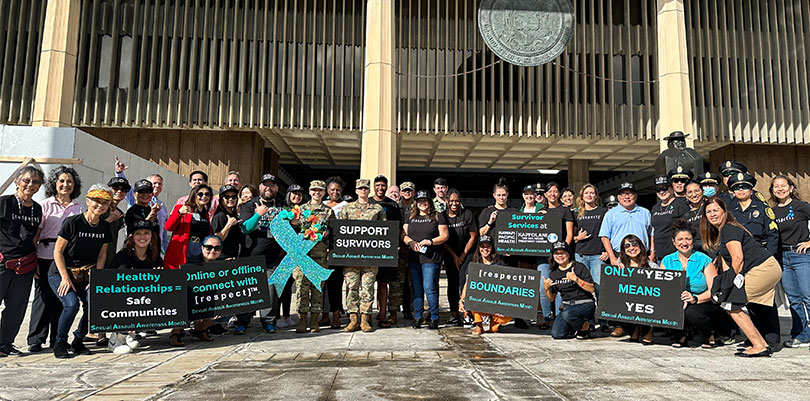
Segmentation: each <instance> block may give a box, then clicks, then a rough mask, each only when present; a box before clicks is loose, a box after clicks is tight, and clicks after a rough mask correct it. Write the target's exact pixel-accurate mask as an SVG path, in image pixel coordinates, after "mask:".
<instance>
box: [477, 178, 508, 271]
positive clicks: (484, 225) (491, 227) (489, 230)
mask: <svg viewBox="0 0 810 401" xmlns="http://www.w3.org/2000/svg"><path fill="white" fill-rule="evenodd" d="M492 197H493V198H495V204H494V205H490V206H487V207H485V208H484V210H482V211H481V214H479V215H478V234H479V235H489V236H490V237H492V240H493V241H496V240H497V238H498V229H497V227H498V216H504V218H506V217H508V216H509V215H510V214H512V213H516V212H517V209H515V208H513V207H509V206H507V204H506V200H507V198H509V187H508V186H507V185H506V178H503V177H501V179H500V180H498V183H497V184H495V186H494V187H493V188H492ZM503 256H504V261H506V263H507V265H508V266H517V262H516V261H513V260H512V258H510V257H509V255H503Z"/></svg>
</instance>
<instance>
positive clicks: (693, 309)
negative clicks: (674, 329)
mask: <svg viewBox="0 0 810 401" xmlns="http://www.w3.org/2000/svg"><path fill="white" fill-rule="evenodd" d="M683 315H684V327H685V328H686V329H688V330H691V331H692V333H693V334H694V335H695V336H696V337H697V339H698V341H700V343H701V344H706V343H708V342H709V337H711V336H712V332H714V333H716V334H718V335H719V334H722V333H723V332H724V331H728V329H727V327H726V325H727V322H726V319H724V315H727V313H726V311H724V310H723V308H721V307H720V306H719V305H716V304H714V303H711V302H704V303H702V304H694V305H692V304H690V305H687V306H686V310H684V312H683ZM682 333H683V332H681V333H679V334H678V335H679V336H682V335H683V334H682Z"/></svg>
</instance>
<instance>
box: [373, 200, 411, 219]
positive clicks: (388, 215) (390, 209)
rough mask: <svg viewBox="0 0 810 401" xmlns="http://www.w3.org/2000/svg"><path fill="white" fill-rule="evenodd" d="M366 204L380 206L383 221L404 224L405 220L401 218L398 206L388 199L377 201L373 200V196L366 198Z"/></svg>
mask: <svg viewBox="0 0 810 401" xmlns="http://www.w3.org/2000/svg"><path fill="white" fill-rule="evenodd" d="M368 203H374V204H377V205H380V206H382V208H383V210H384V211H385V219H386V220H388V221H400V222H404V221H405V220H406V219H405V218H403V217H402V215H401V214H400V211H399V204H398V203H397V202H396V201H394V200H393V199H391V198H389V197H387V196H386V197H385V198H383V200H381V201H378V200H376V199H374V197H373V196H369V197H368Z"/></svg>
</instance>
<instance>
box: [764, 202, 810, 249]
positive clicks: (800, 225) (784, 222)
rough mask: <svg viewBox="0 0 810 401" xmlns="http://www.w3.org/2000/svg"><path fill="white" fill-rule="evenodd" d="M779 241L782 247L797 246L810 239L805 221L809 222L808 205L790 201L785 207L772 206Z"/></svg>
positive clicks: (809, 231) (809, 205) (809, 211)
mask: <svg viewBox="0 0 810 401" xmlns="http://www.w3.org/2000/svg"><path fill="white" fill-rule="evenodd" d="M773 214H774V215H776V219H775V220H776V225H777V226H779V239H780V240H781V243H782V245H783V246H787V245H798V244H799V243H800V242H805V241H807V240H809V239H810V230H808V229H807V221H808V220H810V203H807V202H802V201H798V200H795V199H794V200H792V201H790V203H788V204H787V205H785V206H774V207H773Z"/></svg>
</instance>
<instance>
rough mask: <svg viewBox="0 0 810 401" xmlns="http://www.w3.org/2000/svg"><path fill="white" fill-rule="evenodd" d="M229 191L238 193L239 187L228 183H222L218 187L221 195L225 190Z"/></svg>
mask: <svg viewBox="0 0 810 401" xmlns="http://www.w3.org/2000/svg"><path fill="white" fill-rule="evenodd" d="M229 191H233V192H236V193H237V194H238V193H239V188H236V187H235V186H233V185H230V184H226V185H223V186H221V187H219V196H222V194H224V193H225V192H229Z"/></svg>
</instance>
